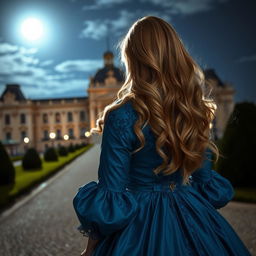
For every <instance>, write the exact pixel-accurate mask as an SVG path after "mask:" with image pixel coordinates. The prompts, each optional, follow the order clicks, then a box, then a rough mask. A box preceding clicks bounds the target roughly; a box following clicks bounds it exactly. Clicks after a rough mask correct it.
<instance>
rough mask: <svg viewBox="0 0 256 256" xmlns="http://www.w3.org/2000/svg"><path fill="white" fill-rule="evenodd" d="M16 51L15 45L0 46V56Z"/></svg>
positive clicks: (2, 44) (4, 44) (3, 44)
mask: <svg viewBox="0 0 256 256" xmlns="http://www.w3.org/2000/svg"><path fill="white" fill-rule="evenodd" d="M16 51H18V47H17V46H16V45H11V44H8V43H1V44H0V54H9V53H13V52H16Z"/></svg>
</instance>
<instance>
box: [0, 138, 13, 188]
mask: <svg viewBox="0 0 256 256" xmlns="http://www.w3.org/2000/svg"><path fill="white" fill-rule="evenodd" d="M0 159H1V170H0V185H9V184H14V183H15V168H14V166H13V164H12V161H11V159H10V157H9V155H8V153H7V152H6V150H5V148H4V145H3V144H2V143H1V141H0Z"/></svg>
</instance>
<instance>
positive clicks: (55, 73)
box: [0, 43, 103, 98]
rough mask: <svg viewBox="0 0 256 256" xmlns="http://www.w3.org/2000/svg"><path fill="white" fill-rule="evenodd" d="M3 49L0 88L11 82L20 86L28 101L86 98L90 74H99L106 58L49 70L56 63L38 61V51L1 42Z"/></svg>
mask: <svg viewBox="0 0 256 256" xmlns="http://www.w3.org/2000/svg"><path fill="white" fill-rule="evenodd" d="M0 49H1V53H2V54H0V86H1V88H0V89H3V88H4V85H5V84H7V83H18V84H20V85H21V86H22V90H23V91H24V94H25V95H26V97H28V98H38V97H39V95H40V98H47V97H48V98H52V97H53V95H54V97H66V95H68V96H69V97H76V96H77V97H79V96H86V90H85V89H86V88H87V87H88V85H89V79H88V78H87V79H86V78H85V77H86V76H87V74H86V72H89V71H90V72H96V71H97V69H99V68H100V67H102V65H103V63H102V59H101V60H67V61H64V62H62V63H59V64H57V65H55V67H54V68H52V67H51V68H49V66H50V65H52V64H53V60H44V61H41V60H40V59H38V58H36V57H35V53H36V52H37V50H35V49H34V48H31V49H27V48H24V47H20V46H15V45H12V44H9V43H0ZM88 77H89V76H88ZM1 92H2V91H1Z"/></svg>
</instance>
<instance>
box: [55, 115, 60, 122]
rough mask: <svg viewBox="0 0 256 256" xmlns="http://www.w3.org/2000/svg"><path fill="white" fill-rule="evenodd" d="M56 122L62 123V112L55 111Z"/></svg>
mask: <svg viewBox="0 0 256 256" xmlns="http://www.w3.org/2000/svg"><path fill="white" fill-rule="evenodd" d="M55 123H60V113H55Z"/></svg>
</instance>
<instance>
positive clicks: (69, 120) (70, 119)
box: [68, 112, 73, 122]
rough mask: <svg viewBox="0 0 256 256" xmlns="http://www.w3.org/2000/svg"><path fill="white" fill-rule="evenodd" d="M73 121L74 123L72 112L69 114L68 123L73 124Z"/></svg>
mask: <svg viewBox="0 0 256 256" xmlns="http://www.w3.org/2000/svg"><path fill="white" fill-rule="evenodd" d="M72 121H73V115H72V112H68V122H72Z"/></svg>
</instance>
